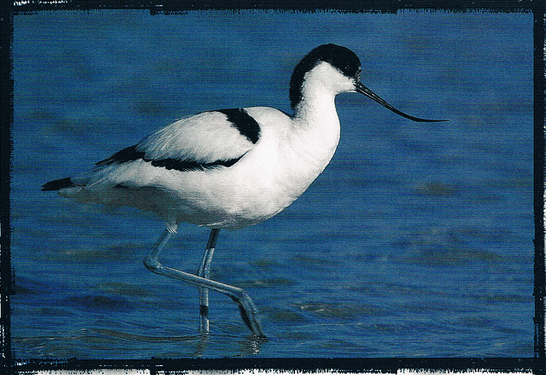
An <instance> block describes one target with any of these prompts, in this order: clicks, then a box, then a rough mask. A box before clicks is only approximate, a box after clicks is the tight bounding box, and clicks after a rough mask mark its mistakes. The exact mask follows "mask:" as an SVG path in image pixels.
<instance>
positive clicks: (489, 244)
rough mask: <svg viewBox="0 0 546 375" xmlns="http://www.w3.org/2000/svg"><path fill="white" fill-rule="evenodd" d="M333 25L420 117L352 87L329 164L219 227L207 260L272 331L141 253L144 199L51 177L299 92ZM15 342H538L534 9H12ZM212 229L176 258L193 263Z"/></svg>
mask: <svg viewBox="0 0 546 375" xmlns="http://www.w3.org/2000/svg"><path fill="white" fill-rule="evenodd" d="M327 42H333V43H337V44H340V45H344V46H346V47H349V48H350V49H352V50H353V51H355V52H356V54H357V55H358V56H359V57H360V59H361V61H362V63H363V75H362V80H363V82H364V84H365V85H367V86H368V87H370V88H371V89H372V90H373V91H375V92H376V93H377V94H379V95H380V96H381V97H383V98H384V99H385V100H387V101H389V102H390V103H391V104H393V105H394V106H396V107H397V108H399V109H401V110H403V111H405V112H407V113H409V114H412V115H415V116H421V117H426V118H437V119H449V120H450V121H449V122H443V123H431V124H426V123H425V124H423V123H414V122H411V121H409V120H406V119H403V118H401V117H398V116H396V115H394V114H392V113H391V112H389V111H387V110H386V109H384V108H383V107H381V106H379V105H377V104H376V103H374V102H372V101H370V100H369V99H366V98H364V97H363V96H361V95H357V94H344V95H341V96H339V97H338V99H337V105H338V113H339V117H340V120H341V124H342V137H341V138H342V139H341V143H340V146H339V148H338V151H337V153H336V155H335V157H334V159H333V160H332V162H331V164H330V166H329V167H328V168H327V169H326V170H325V172H324V173H323V174H322V175H321V176H320V177H319V178H318V179H317V181H316V182H315V183H313V185H312V186H311V187H310V188H309V190H308V191H307V192H306V193H305V194H304V195H303V196H302V197H301V198H300V199H299V200H298V201H297V202H295V203H294V204H293V205H292V206H291V207H289V208H288V209H286V210H285V211H284V212H283V213H281V214H279V215H278V216H277V217H275V218H273V219H271V220H269V221H268V222H265V223H263V224H260V225H258V226H255V227H250V228H246V229H243V230H239V231H234V232H230V231H222V232H221V233H220V239H219V244H218V248H217V252H216V254H215V258H214V260H213V275H212V276H213V278H214V279H216V280H218V281H221V282H225V283H230V284H233V285H236V286H240V287H243V288H245V289H246V290H247V292H248V293H249V294H250V295H251V296H252V297H253V299H254V301H255V303H256V304H257V306H258V307H259V309H260V311H261V317H262V323H263V327H264V330H265V332H266V334H267V335H268V337H269V339H268V340H267V341H256V340H254V339H253V338H252V336H251V335H250V332H249V331H248V330H247V328H246V327H245V326H244V324H243V323H242V321H241V318H240V316H239V313H238V308H237V306H236V305H235V304H233V303H232V301H231V300H229V299H228V298H226V297H225V296H223V295H218V294H216V293H212V295H211V312H210V314H211V334H210V336H208V337H206V338H204V337H201V336H199V335H198V329H197V328H198V301H197V290H196V288H195V287H192V286H189V285H186V284H182V283H180V282H177V281H175V280H171V279H166V278H164V277H160V276H157V275H154V274H152V273H151V272H149V271H147V270H146V269H145V268H144V266H143V265H142V259H143V258H144V256H145V255H146V253H147V252H148V250H149V248H150V246H151V245H152V244H153V243H154V242H155V240H156V239H157V238H158V237H159V235H160V233H161V232H162V230H163V223H161V222H160V221H158V220H156V219H155V218H154V217H153V216H152V215H150V214H143V213H140V212H138V211H135V210H131V209H119V210H106V209H104V208H101V207H98V206H85V205H79V204H76V203H73V202H71V201H67V200H65V199H62V198H59V197H57V196H56V195H55V194H54V193H51V192H48V193H45V192H41V191H40V186H41V185H42V184H43V183H44V182H47V181H49V180H52V179H57V178H62V177H66V176H69V175H71V174H73V173H75V172H79V171H83V170H85V169H87V168H88V167H90V166H91V165H92V164H93V163H95V162H97V161H99V160H102V159H104V158H106V157H108V156H109V155H111V154H112V153H114V152H116V151H118V150H120V149H121V148H124V147H126V146H129V145H132V144H134V143H136V142H137V141H139V140H140V139H141V138H142V137H144V136H145V135H146V134H148V133H149V132H151V131H152V130H154V129H156V128H157V127H160V126H162V125H166V124H168V123H169V122H171V121H172V120H174V119H176V118H179V117H182V116H184V115H188V114H192V113H195V112H199V111H203V110H209V109H217V108H232V107H242V106H253V105H269V106H273V107H277V108H279V109H281V110H284V111H290V107H289V103H288V98H287V97H288V93H287V89H288V82H289V79H290V75H291V72H292V69H293V67H294V65H295V64H296V63H297V62H298V61H299V59H301V57H303V55H305V53H307V52H308V51H310V50H311V49H312V48H314V47H316V46H317V45H319V44H323V43H327ZM13 54H14V65H15V69H14V72H13V74H14V78H15V97H14V103H15V118H14V127H13V140H14V158H13V181H12V188H13V195H12V197H13V202H12V203H13V217H12V226H13V244H12V262H13V267H14V271H15V282H16V285H15V286H16V291H17V294H16V295H15V296H14V297H13V299H12V309H13V313H12V318H13V320H12V325H13V328H12V329H13V339H12V345H13V349H14V352H15V355H16V356H17V357H21V358H27V357H54V358H68V357H78V358H149V357H152V356H155V357H194V356H203V357H224V356H228V357H232V356H234V357H238V356H246V357H287V356H288V357H333V356H334V357H343V356H346V357H385V356H409V357H435V356H441V357H445V356H454V357H471V356H472V357H474V356H532V354H533V322H532V317H533V306H534V305H533V297H532V292H533V273H532V270H533V267H532V264H533V263H532V262H533V243H532V239H533V216H532V184H533V180H532V156H533V147H532V15H531V14H488V13H464V14H462V13H458V14H451V13H447V12H401V13H400V14H397V15H392V14H335V13H316V14H292V13H278V12H241V13H232V12H188V13H186V14H178V15H171V16H164V15H159V16H150V15H148V14H147V13H146V12H144V11H142V12H141V11H124V10H122V11H119V10H118V11H104V12H99V11H94V12H88V13H79V12H51V13H50V12H44V13H39V14H33V15H19V16H16V17H15V36H14V49H13ZM207 236H208V230H206V229H204V228H199V227H194V226H191V225H183V226H182V227H181V229H180V233H179V234H178V235H177V236H176V237H175V238H174V239H173V240H172V241H171V242H170V243H169V246H168V248H167V249H166V250H165V253H164V256H163V257H162V260H163V261H164V263H165V264H167V265H170V266H173V267H177V268H180V269H183V270H186V271H190V272H194V271H195V270H196V268H197V266H198V264H199V261H200V257H201V254H202V250H203V249H204V246H205V244H206V241H207Z"/></svg>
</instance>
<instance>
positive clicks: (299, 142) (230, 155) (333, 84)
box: [42, 44, 442, 337]
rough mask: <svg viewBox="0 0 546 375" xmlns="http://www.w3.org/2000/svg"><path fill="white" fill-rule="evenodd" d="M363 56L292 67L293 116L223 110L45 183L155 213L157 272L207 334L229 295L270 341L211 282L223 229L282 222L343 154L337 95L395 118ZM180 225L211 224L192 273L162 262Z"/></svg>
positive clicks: (249, 305) (245, 304)
mask: <svg viewBox="0 0 546 375" xmlns="http://www.w3.org/2000/svg"><path fill="white" fill-rule="evenodd" d="M360 75H361V66H360V60H359V59H358V57H357V56H356V54H355V53H353V52H352V51H351V50H349V49H347V48H345V47H341V46H337V45H334V44H326V45H322V46H319V47H317V48H315V49H313V50H312V51H311V52H309V53H308V54H307V55H306V56H305V57H304V58H303V59H302V60H301V61H300V62H299V63H298V64H297V65H296V67H295V69H294V72H293V74H292V78H291V80H290V92H289V96H290V104H291V106H292V109H293V114H292V115H288V114H286V113H284V112H282V111H280V110H277V109H275V108H270V107H249V108H236V109H220V110H215V111H209V112H202V113H199V114H196V115H193V116H189V117H185V118H182V119H180V120H178V121H176V122H174V123H172V124H170V125H168V126H165V127H163V128H161V129H159V130H157V131H155V132H153V133H152V134H150V135H149V136H147V137H146V138H144V139H143V140H142V141H140V142H139V143H137V144H136V145H133V146H130V147H127V148H125V149H123V150H121V151H119V152H117V153H115V154H113V155H112V156H110V157H109V158H107V159H105V160H102V161H100V162H98V163H97V164H96V165H95V167H94V168H93V169H91V170H89V171H87V172H84V173H81V174H78V175H75V176H73V177H68V178H63V179H60V180H55V181H51V182H48V183H46V184H44V185H43V186H42V190H44V191H50V190H58V191H59V194H60V195H61V196H63V197H68V198H73V199H75V200H77V201H79V202H83V203H98V204H105V205H114V206H132V207H136V208H138V209H141V210H145V211H152V212H154V213H156V214H157V215H158V216H159V217H160V218H161V219H163V220H164V221H165V223H166V229H165V231H164V232H163V234H162V235H161V237H160V238H159V240H158V241H157V243H156V244H155V245H154V247H153V248H152V250H151V252H150V253H149V254H148V256H147V257H146V259H145V260H144V264H145V266H146V268H148V269H149V270H151V271H152V272H155V273H157V274H159V275H164V276H169V277H172V278H175V279H178V280H182V281H185V282H188V283H190V284H194V285H197V286H198V288H199V302H200V316H201V320H200V331H201V332H202V333H208V332H209V320H208V290H209V289H211V290H215V291H217V292H220V293H223V294H225V295H227V296H229V297H230V298H231V299H233V301H235V302H236V303H237V304H238V305H239V308H240V312H241V316H242V318H243V320H244V322H245V323H246V325H247V326H248V327H249V328H250V330H251V331H252V332H253V333H254V334H255V335H257V336H259V337H265V335H264V332H263V330H262V327H261V325H260V321H259V316H258V310H257V308H256V306H255V305H254V303H253V301H252V299H251V298H250V297H249V296H248V294H247V293H246V292H245V291H244V290H243V289H241V288H237V287H234V286H230V285H227V284H223V283H219V282H217V281H214V280H211V279H210V264H211V260H212V256H213V253H214V249H215V247H216V241H217V239H218V234H219V232H220V229H238V228H244V227H247V226H250V225H254V224H258V223H260V222H262V221H264V220H266V219H269V218H271V217H272V216H275V215H276V214H278V213H279V212H281V211H282V210H284V209H285V208H286V207H287V206H288V205H290V204H291V203H292V202H294V201H295V200H296V199H297V198H298V197H299V196H300V195H301V194H302V193H303V192H304V191H305V190H306V189H307V188H308V187H309V185H310V184H311V183H312V182H313V180H315V178H316V177H317V176H318V175H319V174H320V173H321V172H322V171H323V170H324V168H325V167H326V166H327V165H328V163H329V162H330V159H331V158H332V156H333V155H334V152H335V150H336V147H337V144H338V141H339V135H340V126H339V119H338V116H337V112H336V107H335V100H334V99H335V97H336V95H338V94H341V93H346V92H347V93H348V92H358V93H361V94H363V95H365V96H367V97H368V98H370V99H372V100H374V101H376V102H377V103H379V104H381V105H382V106H384V107H386V108H388V109H389V110H391V111H393V112H395V113H396V114H398V115H400V116H403V117H405V118H408V119H410V120H413V121H423V122H424V121H428V122H432V121H442V120H425V119H421V118H417V117H413V116H409V115H407V114H405V113H403V112H401V111H399V110H397V109H395V108H394V107H392V106H391V105H390V104H388V103H387V102H386V101H384V100H383V99H381V98H380V97H379V96H377V95H376V94H374V93H373V92H372V91H371V90H369V89H368V88H367V87H366V86H364V85H363V84H362V83H361V82H360ZM181 222H188V223H193V224H197V225H200V226H205V227H208V228H211V233H210V237H209V241H208V244H207V247H206V250H205V253H204V256H203V259H202V261H201V265H200V266H199V269H198V271H197V275H193V274H190V273H187V272H183V271H181V270H177V269H174V268H170V267H167V266H164V265H163V264H161V263H160V262H159V259H158V258H159V255H160V253H161V251H162V250H163V249H164V247H165V245H166V244H167V241H168V240H169V238H170V237H171V236H172V235H173V234H175V233H176V231H177V229H178V225H179V224H180V223H181Z"/></svg>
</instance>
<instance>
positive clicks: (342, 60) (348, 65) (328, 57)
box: [290, 44, 361, 108]
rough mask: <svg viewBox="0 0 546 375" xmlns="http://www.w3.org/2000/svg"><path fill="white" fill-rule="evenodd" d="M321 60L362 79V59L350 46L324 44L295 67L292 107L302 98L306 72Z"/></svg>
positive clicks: (291, 90) (344, 73) (349, 75)
mask: <svg viewBox="0 0 546 375" xmlns="http://www.w3.org/2000/svg"><path fill="white" fill-rule="evenodd" d="M321 62H327V63H329V64H330V65H332V66H333V67H335V68H337V69H338V70H339V71H340V72H341V73H342V74H343V75H345V76H346V77H349V78H354V79H355V80H356V81H357V82H358V81H359V80H360V72H361V67H360V59H359V58H358V56H357V55H356V54H355V53H354V52H353V51H351V50H350V49H348V48H345V47H341V46H337V45H335V44H323V45H322V46H318V47H317V48H315V49H313V50H312V51H311V52H309V53H308V54H307V55H306V56H305V57H304V58H303V59H302V60H301V61H300V62H299V63H298V65H296V67H295V68H294V73H292V78H291V80H290V104H291V106H292V108H296V106H297V105H298V104H299V103H300V101H301V99H302V84H303V80H304V77H305V74H306V73H307V72H309V71H310V70H311V69H313V68H314V67H315V66H317V65H318V64H319V63H321Z"/></svg>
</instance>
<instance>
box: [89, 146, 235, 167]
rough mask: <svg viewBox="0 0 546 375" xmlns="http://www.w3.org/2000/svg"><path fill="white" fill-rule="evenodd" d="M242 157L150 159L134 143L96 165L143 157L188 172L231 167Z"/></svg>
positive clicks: (120, 162) (158, 165) (121, 162)
mask: <svg viewBox="0 0 546 375" xmlns="http://www.w3.org/2000/svg"><path fill="white" fill-rule="evenodd" d="M242 157H243V155H241V156H240V157H238V158H236V159H229V160H217V161H214V162H212V163H202V162H198V161H195V160H191V159H184V160H180V159H173V158H166V159H150V158H147V157H146V153H145V152H143V151H139V150H137V145H133V146H130V147H127V148H124V149H123V150H121V151H118V152H116V153H115V154H114V155H112V156H110V157H109V158H107V159H104V160H102V161H99V162H98V163H97V164H96V165H97V166H105V165H111V164H114V163H118V164H123V163H127V162H129V161H134V160H139V159H142V160H144V161H146V162H151V163H152V165H153V166H154V167H162V168H165V169H167V170H171V169H175V170H177V171H180V172H187V171H205V170H207V169H214V168H217V167H231V166H232V165H233V164H235V163H237V162H238V161H239V160H240V159H241V158H242Z"/></svg>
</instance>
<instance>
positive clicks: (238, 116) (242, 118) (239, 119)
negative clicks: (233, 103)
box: [217, 108, 260, 144]
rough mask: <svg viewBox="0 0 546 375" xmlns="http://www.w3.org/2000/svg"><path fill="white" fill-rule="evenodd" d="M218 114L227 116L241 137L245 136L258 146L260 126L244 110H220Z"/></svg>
mask: <svg viewBox="0 0 546 375" xmlns="http://www.w3.org/2000/svg"><path fill="white" fill-rule="evenodd" d="M217 112H220V113H223V114H224V115H226V116H227V120H228V121H229V122H231V125H232V126H234V127H235V128H236V129H237V130H239V133H241V135H244V136H245V137H246V138H247V139H248V140H249V141H250V142H252V143H254V144H256V142H258V139H259V138H260V124H258V122H257V121H256V120H254V118H253V117H252V116H250V115H249V114H248V113H247V112H246V111H245V110H244V109H243V108H233V109H220V110H218V111H217Z"/></svg>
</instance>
